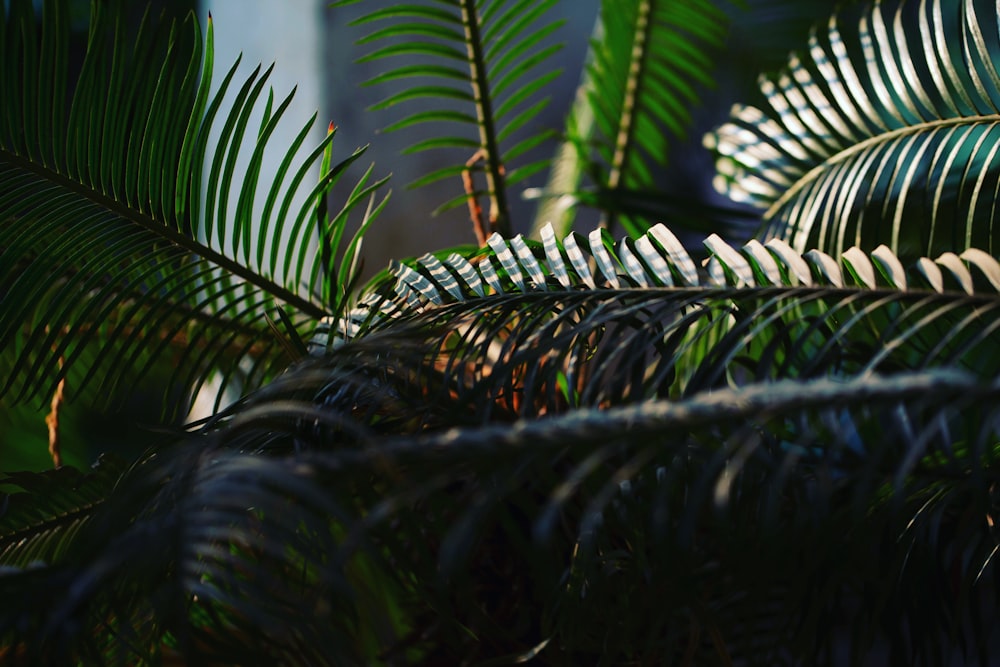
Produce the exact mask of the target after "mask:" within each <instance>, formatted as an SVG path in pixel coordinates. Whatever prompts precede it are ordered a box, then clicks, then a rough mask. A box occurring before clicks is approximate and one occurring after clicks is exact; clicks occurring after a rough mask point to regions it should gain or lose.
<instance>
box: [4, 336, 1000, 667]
mask: <svg viewBox="0 0 1000 667" xmlns="http://www.w3.org/2000/svg"><path fill="white" fill-rule="evenodd" d="M382 349H383V350H385V349H386V348H385V347H383V348H382ZM362 351H363V348H361V347H358V348H355V347H354V346H344V347H343V348H340V349H338V350H337V351H335V352H334V353H333V354H331V355H329V356H326V357H322V358H316V359H312V360H309V361H308V362H307V363H306V364H305V365H303V366H301V367H300V368H299V369H297V370H295V371H293V372H292V374H291V376H290V377H284V378H283V379H282V381H280V382H279V383H276V384H273V385H270V386H269V387H268V388H267V389H266V390H265V392H264V393H263V394H261V395H258V396H255V397H253V398H252V399H251V400H250V401H248V402H247V404H246V405H245V406H243V409H242V410H241V411H240V412H239V413H237V414H236V415H234V416H233V417H232V418H231V419H230V420H228V421H227V422H225V423H224V424H223V425H222V426H221V428H216V430H215V432H214V433H213V434H212V435H211V436H210V439H209V440H208V441H207V442H206V441H201V442H193V443H191V444H190V446H183V447H181V446H179V447H175V448H171V449H165V450H163V451H161V452H159V453H158V455H157V456H156V457H154V458H150V459H148V460H145V461H143V462H142V463H141V465H139V466H137V467H136V468H135V469H134V470H133V471H132V472H130V474H129V476H128V477H126V479H125V480H124V482H123V485H122V486H123V490H122V491H119V492H117V493H116V495H115V496H113V500H114V501H115V502H113V503H107V504H106V506H105V507H104V509H102V510H101V511H100V512H98V513H96V515H95V518H94V520H93V521H92V522H91V523H89V524H88V527H87V530H86V532H85V533H81V535H80V536H79V537H78V539H77V541H76V542H75V543H74V548H75V549H76V551H75V555H76V557H75V558H74V559H73V560H72V562H71V564H70V569H71V574H72V577H73V579H72V580H73V581H76V582H80V583H78V584H77V585H75V586H65V587H51V586H49V587H46V588H44V589H43V591H42V593H44V594H43V595H38V596H37V598H36V599H35V602H36V604H24V605H21V606H19V607H17V608H16V609H11V610H10V611H6V609H5V611H0V636H2V637H4V638H5V639H7V640H8V642H9V644H8V645H9V646H11V647H12V648H13V649H15V650H16V649H18V648H20V647H22V644H21V643H20V642H21V641H22V640H24V644H23V648H24V649H25V650H37V651H40V652H41V651H44V653H39V655H40V656H46V657H48V658H50V659H51V658H52V657H53V656H56V657H59V656H63V657H65V656H72V655H74V652H75V651H79V650H81V649H80V648H79V647H80V646H81V645H82V646H88V645H89V644H92V643H93V642H94V640H93V637H94V636H95V635H94V633H92V632H91V631H90V630H89V629H90V628H92V627H95V625H99V624H101V623H106V622H108V619H109V618H110V619H112V621H111V622H112V623H113V625H112V626H111V627H112V628H113V629H114V630H115V631H116V632H117V633H119V634H125V635H126V636H129V637H131V638H132V641H131V642H130V643H128V644H126V645H122V644H118V645H117V648H118V650H119V652H118V653H115V652H113V651H111V650H109V652H108V653H106V654H105V660H106V661H108V662H112V663H115V664H117V663H124V662H127V661H128V660H129V658H131V657H132V656H134V655H136V652H138V651H141V650H146V651H149V652H152V651H154V650H156V649H157V647H159V648H161V649H162V648H163V645H162V644H158V642H160V641H162V637H163V634H162V633H163V632H164V631H168V632H169V633H171V635H172V636H173V637H174V638H176V639H177V640H179V641H180V644H179V648H180V649H182V650H183V651H184V655H185V656H186V657H187V658H188V659H191V658H194V657H200V658H208V657H212V656H227V655H228V656H230V657H231V656H247V658H248V659H249V655H250V653H248V651H249V652H252V651H256V652H257V656H258V657H260V656H270V657H271V658H272V659H279V658H281V659H285V660H289V661H292V662H296V661H308V662H311V663H313V664H336V663H337V662H338V661H345V660H346V661H358V662H364V661H365V657H364V656H365V655H367V656H371V655H374V654H375V653H381V654H382V655H393V654H394V651H404V652H409V653H407V655H409V657H410V659H412V660H414V661H416V662H424V663H427V664H433V663H434V661H435V660H438V661H440V660H444V661H446V662H455V661H457V660H460V659H461V658H463V657H464V658H468V659H475V660H483V659H486V658H491V657H492V658H496V657H497V656H507V657H509V658H511V659H513V658H516V657H517V656H520V655H526V654H530V653H531V652H532V651H535V652H538V653H539V655H540V656H541V658H542V659H543V660H548V661H554V662H560V661H563V662H565V661H573V662H587V663H589V662H593V661H595V660H597V659H599V658H605V659H609V658H613V659H615V660H618V661H622V660H625V659H628V658H629V657H630V656H633V655H649V654H651V653H653V654H655V655H658V656H661V657H662V656H666V657H668V658H671V659H673V658H676V659H677V660H680V659H681V657H683V656H695V657H698V658H699V662H707V663H714V662H716V661H717V660H718V659H719V656H720V655H726V656H729V657H730V658H732V659H739V658H744V659H745V660H746V661H747V662H748V664H774V663H775V662H780V661H781V660H782V659H786V658H787V657H788V656H789V655H791V656H793V658H794V659H795V661H801V662H810V663H816V664H825V663H826V662H827V661H828V660H827V657H824V656H828V655H829V653H828V652H829V651H831V650H833V649H834V648H835V647H834V646H833V645H832V644H831V642H834V641H848V643H849V645H850V646H851V647H852V650H854V651H857V652H858V653H859V654H861V655H863V654H865V652H866V651H868V650H869V649H871V648H872V646H873V645H875V646H876V647H878V648H881V649H883V650H890V651H892V652H893V654H894V655H895V656H896V657H897V658H898V659H899V660H901V661H905V662H907V663H909V664H926V665H936V664H946V661H945V659H944V658H942V657H941V656H949V655H953V654H955V653H956V652H958V651H967V652H968V653H966V657H968V656H970V655H976V656H979V657H982V656H983V655H988V652H987V653H983V651H985V650H986V647H984V646H982V645H977V644H976V642H975V641H974V637H976V636H977V635H978V636H983V637H986V636H988V635H989V632H988V627H989V624H990V622H991V621H990V619H992V618H995V614H996V609H997V592H996V588H995V586H996V581H995V577H993V575H992V574H991V572H992V569H990V568H989V565H990V563H991V562H992V559H993V557H994V553H995V550H996V541H995V538H994V537H993V536H991V533H990V529H989V525H990V521H991V520H992V518H993V517H994V512H995V506H994V505H993V504H992V502H991V496H990V494H989V493H988V492H987V491H986V490H987V489H989V488H990V485H992V484H996V483H997V482H998V481H1000V480H998V473H997V470H998V467H997V456H998V452H997V451H996V445H995V443H996V440H997V436H998V433H997V424H998V423H1000V421H998V419H997V417H998V415H997V414H996V409H995V407H994V406H995V405H996V404H997V400H996V399H997V395H998V388H997V385H996V383H995V380H993V379H992V378H990V379H983V378H981V377H978V376H977V375H975V374H972V373H963V372H959V371H955V370H948V369H937V370H929V371H920V372H901V373H893V374H892V375H891V376H880V375H872V376H867V377H864V378H861V379H856V380H851V381H843V380H830V379H816V380H810V381H805V382H804V381H802V380H784V381H779V382H771V381H765V382H760V383H754V384H751V385H749V386H746V387H743V388H741V389H739V390H733V389H719V390H717V391H715V392H701V393H698V394H696V395H693V396H691V397H689V398H687V399H683V400H655V401H646V402H642V403H639V404H636V405H633V406H619V407H614V408H608V409H582V410H577V411H574V412H571V413H569V414H566V415H562V416H550V417H548V418H546V419H541V420H525V421H521V422H518V423H517V424H514V425H510V424H504V423H494V424H489V425H485V426H479V427H466V428H452V429H448V430H444V431H433V430H432V431H426V430H425V431H423V432H422V433H417V434H414V435H411V436H402V437H400V436H396V437H378V438H376V436H375V432H374V431H369V432H367V433H366V432H365V431H364V430H361V431H357V432H355V433H354V434H353V435H351V434H347V433H345V432H344V430H343V426H344V424H345V418H347V420H350V419H351V418H350V417H349V416H348V414H346V413H345V412H344V411H342V410H340V409H338V408H339V406H338V404H337V403H336V401H334V402H329V401H328V400H327V399H328V398H330V397H331V395H332V394H334V393H336V392H337V391H338V387H337V386H336V385H337V382H336V380H338V379H339V377H338V373H337V369H338V368H342V367H343V364H344V363H345V362H346V361H348V358H349V357H352V356H354V355H356V354H358V353H360V352H362ZM369 352H371V353H372V354H371V356H370V357H369V360H370V359H374V358H375V355H374V352H375V349H374V348H373V349H371V350H369ZM362 356H364V355H362ZM318 371H322V372H318ZM383 389H384V390H387V391H390V392H391V389H389V388H388V387H387V386H384V387H383ZM338 434H339V435H338ZM292 452H295V453H294V454H291V453H292ZM262 453H267V454H269V455H266V456H262V455H261V454H262ZM152 482H155V483H152ZM140 490H141V493H140ZM137 494H138V495H137ZM247 508H252V509H247ZM651 508H652V511H651ZM292 512H294V514H291V513H292ZM290 516H294V517H295V520H294V521H290V520H289V517H290ZM942 531H944V532H947V533H948V534H949V535H950V536H951V538H950V539H948V540H941V539H940V538H939V535H940V534H941V533H942ZM151 535H156V536H157V537H158V539H157V540H151V539H149V537H150V536H151ZM108 536H115V538H116V539H115V542H114V545H115V548H114V549H107V548H104V546H103V545H104V544H106V542H105V541H104V540H106V539H107V537H108ZM164 536H173V539H167V538H164ZM777 536H780V539H778V538H777ZM382 550H385V551H386V552H387V553H390V554H391V558H388V559H386V558H383V557H381V556H380V555H379V554H380V553H381V552H382ZM748 559H749V560H748ZM925 561H926V562H929V563H937V564H938V565H937V566H935V567H925V566H922V567H919V568H917V567H915V565H914V564H915V562H919V563H921V564H922V565H925V564H926V563H925ZM527 563H530V567H527V566H526V564H527ZM663 563H670V564H671V566H670V567H663V566H662V564H663ZM654 564H655V565H654ZM61 567H66V565H65V564H63V565H62V566H61ZM63 571H64V570H61V569H60V568H59V567H52V568H51V570H49V571H46V568H45V567H44V566H41V565H39V566H37V567H36V568H35V569H26V570H23V571H20V572H7V576H5V577H0V591H3V592H4V594H5V599H17V598H16V596H17V595H18V594H19V592H21V593H23V592H24V591H26V590H30V587H31V586H33V585H37V582H38V581H39V580H40V579H39V577H40V576H42V575H45V574H47V575H48V576H49V579H48V581H49V582H52V581H55V580H56V579H55V577H56V576H57V575H58V574H59V572H63ZM807 573H808V574H807ZM813 577H815V578H822V581H820V580H819V579H817V583H816V584H815V585H803V582H804V581H806V580H810V581H811V580H812V578H813ZM554 581H559V582H560V585H558V586H553V582H554ZM886 581H889V582H892V585H891V586H889V587H888V588H886V586H885V582H886ZM154 582H155V583H154ZM497 582H503V583H502V591H498V590H496V585H497ZM817 586H819V589H821V590H822V591H823V595H820V596H818V597H817V593H818V590H819V589H817ZM869 586H873V587H874V586H877V589H875V590H878V591H880V594H879V595H878V596H876V597H874V598H872V597H871V596H869V595H867V592H866V591H867V590H868V587H869ZM380 591H381V592H382V593H383V594H387V591H393V593H392V596H393V597H392V599H393V600H394V601H393V602H391V603H390V602H389V597H383V598H380V597H379V596H378V595H377V593H378V592H380ZM400 591H402V592H403V594H402V595H399V593H400ZM917 591H919V592H920V594H919V595H917V594H916V592H917ZM192 595H196V597H194V598H192V597H191V596H192ZM526 599H530V600H531V601H532V604H530V605H526V604H523V601H524V600H526ZM929 600H932V601H933V603H929V602H928V601H929ZM505 601H509V603H508V602H505ZM181 602H183V604H180V603H181ZM178 604H180V606H177V605H178ZM171 605H173V606H171ZM394 605H402V606H401V607H398V606H394ZM636 605H640V606H641V608H642V609H643V613H641V614H636ZM803 605H805V606H806V607H808V608H809V609H810V610H811V611H812V613H813V614H815V617H810V618H806V619H802V618H800V616H799V615H797V614H796V613H795V610H796V609H801V608H803ZM973 608H975V611H973ZM171 609H173V610H175V611H174V613H172V614H171V613H169V612H170V610H171ZM420 610H433V611H432V612H431V613H430V614H429V615H427V614H423V613H422V612H421V611H420ZM845 611H850V612H851V613H850V614H849V615H848V617H849V618H850V619H854V618H863V619H864V622H863V623H852V622H850V621H848V622H846V623H845V622H844V621H843V620H842V619H843V618H844V616H843V614H844V612H845ZM15 612H16V613H15ZM400 613H403V614H405V615H406V617H407V618H409V619H410V621H411V623H412V625H410V626H408V627H404V626H400V625H398V624H396V623H395V621H394V619H396V618H398V614H400ZM112 614H113V615H112ZM366 614H367V616H365V615H366ZM598 618H602V619H617V618H622V619H626V618H627V619H628V620H627V622H626V621H624V620H623V624H622V625H621V626H618V625H617V624H616V623H614V622H611V627H609V629H608V633H607V634H605V635H603V636H594V635H593V632H592V631H590V632H581V631H580V628H584V627H593V626H594V621H595V619H598ZM15 619H16V620H17V621H18V623H15ZM151 619H159V620H163V619H169V622H168V624H165V625H158V624H156V623H152V622H150V621H151ZM355 622H356V623H358V624H359V625H361V626H363V627H369V628H371V627H382V628H383V632H382V633H381V634H380V635H379V636H377V637H369V638H368V639H370V640H371V641H372V642H373V644H372V645H371V646H368V647H365V646H362V645H361V643H362V641H363V639H364V638H362V637H360V636H357V635H352V634H351V632H352V628H353V627H355V626H354V625H353V624H354V623H355ZM456 625H458V626H460V627H464V628H466V629H467V630H468V632H461V633H456V632H454V630H453V628H454V627H456ZM599 627H603V626H599ZM907 627H926V628H934V629H936V631H935V632H928V633H925V634H921V636H920V637H919V638H916V639H913V640H910V641H905V642H894V640H895V634H896V633H898V632H901V631H902V630H901V628H907ZM499 628H503V629H504V632H498V629H499ZM705 628H715V629H714V631H712V632H707V631H705V630H704V629H705ZM834 628H836V630H837V631H836V632H831V630H832V629H834ZM984 633H985V634H984ZM487 636H488V637H491V638H492V640H491V642H490V643H489V644H488V645H485V644H483V643H481V641H480V639H479V638H481V637H487ZM323 637H327V638H328V637H337V638H338V639H337V641H336V642H335V643H334V645H333V646H331V647H326V648H325V650H323V651H316V647H317V646H325V644H324V643H323V642H322V641H319V640H320V639H321V638H323ZM314 642H318V643H314ZM651 642H652V643H651ZM879 642H885V643H882V644H879ZM167 645H168V646H169V645H170V644H167ZM99 648H100V647H90V650H97V649H99ZM59 651H65V652H66V653H64V654H60V653H58V652H59ZM977 651H978V653H977ZM108 656H111V657H108Z"/></svg>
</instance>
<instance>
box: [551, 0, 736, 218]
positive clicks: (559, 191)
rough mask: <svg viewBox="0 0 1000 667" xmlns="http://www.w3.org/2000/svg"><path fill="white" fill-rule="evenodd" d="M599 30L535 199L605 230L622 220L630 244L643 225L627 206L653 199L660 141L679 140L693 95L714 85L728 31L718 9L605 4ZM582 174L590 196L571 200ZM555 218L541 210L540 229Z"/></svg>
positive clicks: (653, 0) (652, 0)
mask: <svg viewBox="0 0 1000 667" xmlns="http://www.w3.org/2000/svg"><path fill="white" fill-rule="evenodd" d="M598 21H599V23H598V26H597V28H595V36H594V38H593V40H592V43H591V51H590V54H589V60H588V64H587V67H586V69H585V71H584V74H583V80H582V82H581V84H580V90H579V91H578V93H577V95H578V100H579V101H578V103H577V104H576V105H575V106H574V107H573V111H572V113H571V115H570V117H569V119H568V120H567V139H566V143H565V144H564V146H563V148H562V149H561V151H560V153H559V160H558V161H557V162H554V163H553V180H552V181H551V182H550V184H549V187H548V188H547V191H544V192H542V193H541V194H540V196H542V197H543V198H544V201H551V205H553V206H559V205H560V199H562V198H566V199H569V200H572V201H575V202H582V203H586V204H589V205H597V206H598V207H602V208H604V209H605V210H606V211H607V212H608V213H609V215H610V216H611V218H613V220H612V221H615V220H618V214H619V213H622V214H623V215H621V218H620V222H621V223H622V224H623V226H624V228H625V230H626V231H627V232H628V233H629V234H631V235H638V234H641V233H642V232H643V231H645V229H646V228H647V227H648V226H649V223H648V222H645V221H644V220H643V216H642V215H641V210H642V209H641V207H639V206H637V205H635V204H636V203H635V202H634V201H633V200H635V199H637V198H638V197H639V196H640V195H642V194H643V193H647V194H649V193H653V192H655V191H656V190H657V187H656V178H655V172H656V170H657V169H658V168H662V167H663V166H664V165H665V164H666V161H667V156H668V154H669V151H668V137H673V138H675V139H682V138H683V137H684V136H685V134H686V130H687V127H688V125H689V124H690V121H691V112H690V109H691V107H692V106H693V105H694V104H695V103H696V102H697V101H698V99H699V93H698V87H699V86H703V87H707V86H711V85H712V82H713V78H712V70H713V67H714V59H713V55H714V52H716V51H718V50H720V47H721V46H722V43H723V41H724V40H725V36H726V32H727V26H728V22H727V19H726V15H725V14H724V13H723V12H722V11H721V10H720V9H719V7H717V6H716V3H714V2H701V1H698V0H683V1H681V2H677V1H675V0H666V1H664V0H628V1H627V2H604V3H601V13H600V17H599V19H598ZM584 173H589V174H590V175H591V176H592V177H593V178H594V180H595V183H594V184H593V185H594V186H595V187H596V188H597V190H598V193H597V194H596V195H595V194H593V193H590V194H589V195H584V193H582V192H577V190H579V189H581V187H582V185H581V182H580V181H581V180H582V177H583V175H584ZM565 204H566V201H565V200H563V202H562V204H561V205H562V206H563V207H565ZM553 214H554V211H553V210H552V209H551V208H550V207H547V206H545V205H544V204H543V206H542V207H541V209H540V212H539V217H538V220H540V221H541V222H542V223H543V224H544V223H546V222H552V221H554V220H555V221H556V222H559V220H558V219H557V218H553V217H551V216H552V215H553ZM605 222H608V221H605ZM559 231H560V232H562V233H566V232H568V231H569V229H568V228H567V227H566V225H565V224H560V225H559Z"/></svg>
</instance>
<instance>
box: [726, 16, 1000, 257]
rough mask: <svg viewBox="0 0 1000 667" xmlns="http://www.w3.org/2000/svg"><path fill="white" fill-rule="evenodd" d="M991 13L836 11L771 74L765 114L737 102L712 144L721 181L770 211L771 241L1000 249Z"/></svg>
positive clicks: (839, 247)
mask: <svg viewBox="0 0 1000 667" xmlns="http://www.w3.org/2000/svg"><path fill="white" fill-rule="evenodd" d="M995 9H996V8H995V7H993V5H991V4H989V3H978V2H972V1H970V2H942V1H941V0H933V1H930V2H920V3H918V2H904V3H876V4H875V6H874V7H872V8H871V9H869V10H866V11H864V12H862V13H861V15H860V18H859V19H857V20H856V19H854V18H851V16H847V17H845V18H843V19H837V18H832V19H831V20H830V22H829V24H828V25H827V26H826V28H825V29H823V28H820V29H817V30H816V31H815V33H814V34H813V35H812V37H811V38H810V41H809V49H808V51H807V52H806V54H804V55H803V56H801V57H799V56H793V57H792V59H791V60H790V62H789V66H788V69H787V70H786V71H785V72H784V73H782V74H781V75H779V76H778V77H776V78H768V79H764V80H762V91H763V93H764V97H765V98H766V106H765V107H764V108H763V109H757V108H754V107H738V108H737V109H736V110H735V112H734V115H733V118H732V121H731V122H730V123H729V124H727V125H724V126H723V127H721V128H720V129H719V130H718V131H717V132H716V133H715V134H714V135H709V136H708V137H707V138H706V140H707V142H708V144H709V145H710V146H712V147H714V148H715V149H716V150H717V151H718V153H719V159H718V162H717V165H718V169H719V172H720V176H719V178H718V184H719V187H720V189H721V190H722V191H724V192H726V193H727V194H729V195H730V196H731V197H733V198H734V199H738V200H742V201H748V202H751V203H754V204H757V205H758V206H760V207H762V208H765V209H766V213H765V218H766V219H767V220H768V221H769V227H768V230H767V234H768V236H770V237H776V238H783V239H785V240H787V241H788V242H789V243H791V245H792V246H793V247H795V248H796V249H797V250H799V251H804V250H805V249H806V248H817V249H819V250H823V251H825V252H827V253H829V254H832V255H834V256H837V255H839V254H840V253H841V252H843V250H844V249H845V248H846V247H847V246H849V245H860V246H861V247H863V248H872V247H874V246H875V245H878V244H880V243H884V244H886V245H888V246H889V247H890V248H891V249H892V250H893V251H894V252H896V253H897V254H899V255H900V256H901V257H904V258H906V259H908V260H912V259H915V258H916V257H919V256H921V255H933V254H937V253H940V252H943V251H948V250H962V249H965V248H970V247H976V248H982V249H984V250H986V251H987V252H989V253H991V254H996V248H997V246H996V241H995V239H994V238H993V237H992V234H991V233H990V231H989V230H990V228H991V225H990V223H989V221H992V220H993V219H994V216H995V212H994V206H993V201H994V199H995V198H996V197H995V192H996V190H997V181H998V173H1000V170H998V167H997V165H998V164H1000V163H998V161H997V159H996V151H995V150H994V147H995V145H996V136H995V135H996V132H997V126H996V118H997V113H998V108H1000V107H998V102H1000V74H998V70H997V68H996V65H995V62H996V53H997V52H998V49H1000V42H998V41H997V27H996V26H997V16H996V11H995ZM875 221H877V222H878V224H873V222H875Z"/></svg>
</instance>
